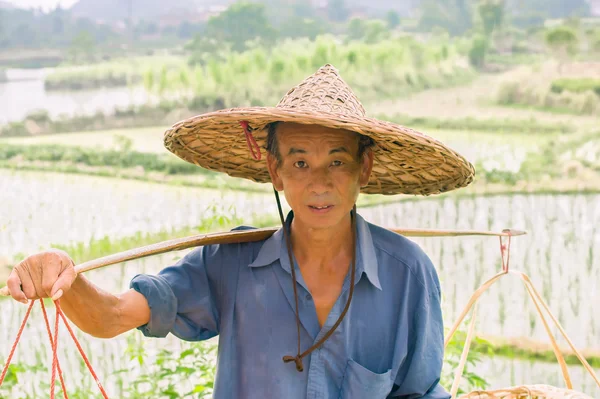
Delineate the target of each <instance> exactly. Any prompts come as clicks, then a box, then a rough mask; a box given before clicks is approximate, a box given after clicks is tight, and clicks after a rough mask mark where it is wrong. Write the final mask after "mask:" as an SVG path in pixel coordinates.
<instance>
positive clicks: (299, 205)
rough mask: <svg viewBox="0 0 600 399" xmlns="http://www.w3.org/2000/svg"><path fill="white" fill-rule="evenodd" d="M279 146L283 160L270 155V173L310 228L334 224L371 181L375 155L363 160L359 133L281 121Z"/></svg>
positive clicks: (295, 213)
mask: <svg viewBox="0 0 600 399" xmlns="http://www.w3.org/2000/svg"><path fill="white" fill-rule="evenodd" d="M277 142H278V147H279V154H280V157H281V162H280V163H279V165H278V162H277V159H276V157H275V156H273V155H272V154H269V155H268V156H267V163H268V166H269V173H270V174H271V179H272V181H273V184H274V185H275V188H276V189H277V190H278V191H281V190H283V192H284V194H285V198H286V199H287V201H288V204H290V206H291V207H292V209H293V210H294V215H295V218H298V219H299V220H300V221H302V223H305V224H306V225H308V226H310V227H312V228H327V227H333V226H336V225H337V224H338V223H340V222H341V220H342V219H343V218H344V217H346V216H347V215H348V214H349V212H350V210H351V209H352V206H353V205H354V203H355V202H356V199H357V197H358V194H359V192H360V188H361V187H362V186H365V185H366V184H367V183H368V181H369V176H370V174H371V169H372V167H373V154H372V152H371V151H370V150H367V151H366V152H365V154H364V156H363V157H361V159H359V157H358V135H357V134H355V133H353V132H349V131H345V130H339V129H330V128H325V127H322V126H318V125H303V124H294V123H280V124H279V126H278V128H277Z"/></svg>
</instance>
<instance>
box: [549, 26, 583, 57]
mask: <svg viewBox="0 0 600 399" xmlns="http://www.w3.org/2000/svg"><path fill="white" fill-rule="evenodd" d="M545 40H546V44H547V45H548V47H550V49H551V50H552V51H554V52H556V53H559V54H574V53H575V52H576V51H577V43H578V39H577V34H576V33H575V31H574V30H573V29H572V28H570V27H568V26H557V27H555V28H552V29H549V30H548V31H547V32H546V35H545Z"/></svg>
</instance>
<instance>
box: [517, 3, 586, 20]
mask: <svg viewBox="0 0 600 399" xmlns="http://www.w3.org/2000/svg"><path fill="white" fill-rule="evenodd" d="M507 5H508V7H509V8H511V9H512V14H513V17H512V18H511V19H512V20H513V23H516V24H517V25H519V26H541V25H543V21H544V20H545V19H558V18H567V17H571V16H582V17H583V16H588V15H589V14H590V5H589V3H588V1H587V0H568V1H565V0H507Z"/></svg>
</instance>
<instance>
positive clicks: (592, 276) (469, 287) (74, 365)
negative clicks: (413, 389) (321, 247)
mask: <svg viewBox="0 0 600 399" xmlns="http://www.w3.org/2000/svg"><path fill="white" fill-rule="evenodd" d="M0 184H1V185H2V187H0V192H2V193H4V195H3V201H4V203H3V205H4V206H3V207H2V212H3V214H2V215H0V220H2V221H3V226H2V229H1V230H0V248H1V250H2V254H1V255H2V256H5V257H7V258H9V259H10V258H12V257H14V256H16V254H18V253H20V252H25V253H27V252H32V251H36V250H38V249H41V248H42V247H47V246H48V245H50V243H55V244H67V243H71V245H73V246H75V247H77V246H90V245H93V244H94V243H97V241H98V240H102V239H104V240H105V241H106V242H105V243H104V245H105V246H106V248H105V249H106V250H107V251H108V252H111V245H114V243H115V242H117V241H118V240H119V238H126V237H131V236H135V235H136V234H138V235H139V234H140V233H142V232H143V233H145V232H158V231H165V230H166V231H169V230H170V231H175V230H178V229H179V230H181V229H184V228H186V227H189V226H198V225H202V224H203V220H204V219H206V218H209V219H214V218H215V217H218V215H221V214H229V219H228V220H229V221H230V222H231V221H233V223H234V224H242V223H244V224H251V223H252V222H253V219H254V220H256V218H260V217H261V216H263V217H264V215H267V216H271V217H272V216H276V208H275V206H274V205H275V201H274V200H273V199H272V198H271V196H270V195H266V196H265V195H262V194H248V193H243V194H242V193H235V192H232V193H227V192H221V193H219V192H211V191H210V190H201V189H194V188H182V187H172V186H167V185H162V186H161V185H157V184H150V183H141V182H131V181H125V180H119V179H107V178H96V177H88V176H66V175H61V174H55V173H32V172H8V171H0ZM359 212H360V213H361V214H362V215H363V216H364V217H365V218H366V219H367V220H369V221H371V222H373V223H376V224H379V225H382V226H388V227H419V228H441V229H443V228H448V229H477V230H494V231H499V230H502V229H504V228H514V229H522V230H526V231H527V232H528V235H526V236H522V237H516V238H514V239H513V242H512V251H511V261H510V264H511V267H512V268H515V269H518V270H521V271H524V272H525V273H527V274H529V275H530V276H531V278H532V279H533V281H534V284H535V285H536V287H537V288H538V290H539V291H540V292H541V293H542V295H543V297H544V299H545V300H546V301H547V302H548V304H549V306H550V307H551V309H552V311H553V312H554V314H555V315H556V316H557V317H558V318H559V320H560V322H561V323H562V324H563V326H564V327H565V329H566V331H567V333H568V334H569V336H570V338H571V339H572V340H573V341H574V343H575V345H577V347H578V348H580V349H586V350H596V351H597V350H600V346H599V345H598V342H600V320H599V319H598V318H597V316H596V315H597V311H595V307H596V306H597V303H598V301H599V298H598V297H597V295H598V287H599V286H600V267H599V266H600V261H599V259H600V258H599V257H598V256H597V254H596V251H597V248H598V244H600V231H599V229H598V228H597V226H598V225H600V195H598V194H592V195H513V196H488V197H475V198H451V197H449V198H440V199H436V198H427V199H419V200H406V201H401V202H398V203H393V204H386V205H379V206H372V207H366V208H362V209H359ZM240 215H243V217H241V216H240ZM226 225H227V222H225V223H221V224H218V223H217V224H216V225H214V226H212V229H216V230H223V229H225V228H226ZM105 235H107V236H109V237H110V240H106V238H105V237H104V236H105ZM103 237H104V238H103ZM111 240H113V241H111ZM414 240H415V241H416V242H417V243H419V245H421V246H422V247H423V249H424V250H425V251H426V252H427V254H428V255H429V256H430V257H431V259H432V261H433V262H434V264H435V265H436V267H437V269H438V272H439V275H440V279H441V283H442V290H443V295H444V297H445V301H444V303H445V305H444V315H445V316H444V317H445V322H446V324H448V325H449V324H451V323H452V322H453V321H454V319H455V318H456V317H457V315H458V313H459V312H460V311H461V310H462V307H463V306H464V305H465V304H466V302H467V300H468V298H469V296H470V294H471V293H472V292H473V291H474V290H475V289H476V288H477V287H478V286H479V285H480V284H481V283H482V282H483V281H485V279H487V278H488V277H490V276H492V275H493V274H495V273H496V272H497V271H498V270H499V269H500V257H499V249H498V247H499V245H498V240H497V238H489V237H462V238H421V239H416V238H415V239H414ZM112 252H117V250H116V247H115V250H114V251H112ZM185 252H186V251H179V252H173V253H168V254H163V255H157V256H153V257H149V258H145V259H140V260H135V261H130V262H125V263H122V264H119V265H114V266H112V267H108V268H105V269H102V270H96V271H92V272H89V273H88V274H87V276H88V277H89V278H90V279H91V280H92V281H94V282H95V283H96V284H98V285H99V286H100V287H102V288H104V289H107V290H109V291H111V292H114V293H118V292H121V291H122V290H125V289H127V288H128V284H129V281H130V280H131V278H132V277H133V276H135V275H136V274H138V273H156V272H158V271H159V270H160V269H162V268H163V267H165V266H167V265H170V264H173V263H175V262H176V260H177V259H178V258H179V257H180V256H182V255H183V254H184V253H185ZM480 303H481V304H480V312H479V315H478V324H477V331H478V333H480V334H482V335H483V336H502V337H506V338H510V337H513V338H519V337H528V338H529V339H533V340H535V341H539V342H548V340H547V338H546V336H545V333H544V330H543V327H542V325H541V322H540V320H539V319H538V318H537V316H536V314H535V313H534V308H533V306H532V304H531V302H530V301H529V299H528V297H527V296H526V293H525V290H524V288H523V286H522V284H521V282H520V281H519V280H517V279H516V278H515V277H511V276H509V277H506V278H504V279H503V280H501V281H500V282H499V283H497V284H496V285H495V286H494V287H493V288H492V289H490V291H488V293H486V294H485V295H484V296H483V297H482V299H481V302H480ZM25 310H26V307H25V306H24V305H21V304H18V303H15V302H13V301H11V300H0V325H1V326H2V329H0V354H2V356H5V354H7V353H8V350H9V348H10V344H11V343H12V341H13V339H14V337H15V335H16V332H17V328H18V325H19V322H20V320H21V319H22V318H23V316H24V314H25ZM77 334H78V337H79V339H80V340H81V342H82V344H83V346H84V348H85V350H86V353H88V355H89V356H90V360H91V362H92V364H93V365H94V367H95V369H96V371H97V373H98V375H99V377H100V380H101V381H102V383H103V384H104V385H105V387H106V389H107V392H108V393H109V396H110V397H120V398H130V397H136V396H132V395H133V393H132V392H131V390H128V386H130V385H131V384H129V382H131V381H142V380H144V375H145V374H144V372H146V370H148V369H150V368H151V367H154V366H153V365H155V364H156V363H155V362H156V360H157V359H160V356H161V353H162V352H161V351H165V350H167V351H170V352H169V353H173V354H180V353H184V351H186V350H191V349H190V348H193V347H192V346H191V344H188V343H183V342H180V341H178V340H176V339H173V338H172V337H170V338H167V339H144V338H142V336H141V333H139V332H136V331H133V332H130V333H127V334H124V335H122V336H120V337H118V338H115V339H110V340H102V339H95V338H92V337H89V336H86V335H85V334H82V333H79V332H78V333H77ZM215 342H216V341H215V340H213V341H210V342H208V343H205V344H203V346H202V348H204V349H202V351H203V352H202V355H203V356H204V358H203V359H204V360H205V363H204V364H205V365H207V364H208V365H209V366H210V364H211V359H214V345H215ZM559 342H560V343H561V344H562V345H564V341H562V340H559ZM59 347H60V348H62V350H61V356H62V357H61V362H62V363H61V364H62V365H63V366H62V367H63V369H64V370H66V371H65V373H66V376H67V382H66V384H67V387H68V390H69V392H81V395H84V396H81V397H94V396H90V395H92V394H91V393H94V392H96V391H95V389H96V387H95V383H94V382H93V379H92V378H91V377H90V376H89V375H88V374H87V372H86V370H85V366H84V364H83V363H82V362H81V360H80V358H79V354H78V353H77V352H76V350H75V348H74V346H73V344H72V343H71V342H70V338H69V337H68V334H67V333H66V330H64V329H63V330H61V332H60V339H59ZM141 359H143V361H142V360H141ZM14 361H15V362H17V363H18V364H20V365H30V367H29V368H27V367H25V368H24V371H23V372H22V373H21V374H20V378H21V382H18V383H15V385H14V387H13V388H14V389H13V390H12V391H8V392H7V393H5V392H6V391H0V393H2V394H6V395H9V396H8V397H11V398H13V397H14V398H19V397H23V398H25V397H27V396H25V395H30V396H29V397H41V396H43V395H44V394H45V392H47V390H46V391H44V389H47V387H46V386H45V385H44V384H45V381H47V380H48V372H47V369H46V366H47V365H48V364H49V361H50V352H49V346H48V344H47V336H46V331H45V327H44V324H43V319H42V315H41V312H40V310H39V309H38V308H36V309H35V310H34V311H33V312H32V316H31V318H30V321H29V324H28V327H27V329H26V330H25V333H24V336H23V343H22V345H21V346H20V349H19V350H18V351H17V355H16V358H15V360H14ZM140 362H142V364H140ZM23 367H24V366H23ZM571 369H572V370H573V371H572V378H573V381H574V384H575V386H576V387H578V388H579V389H580V390H584V391H585V392H587V393H589V394H591V395H592V396H594V395H595V396H596V397H597V396H600V391H599V390H597V389H596V388H594V385H593V381H592V380H591V378H590V377H589V376H585V374H584V371H583V368H582V367H577V366H571ZM478 372H480V374H481V375H482V376H483V377H484V378H486V379H487V380H488V382H489V383H490V384H491V387H502V386H507V385H513V384H521V383H551V384H555V385H557V386H562V384H563V383H562V382H561V380H560V369H559V367H558V365H557V364H552V363H543V362H539V361H529V360H520V359H510V358H504V357H494V358H485V359H484V360H483V361H482V363H481V365H480V366H478ZM146 380H147V378H146ZM24 381H36V383H34V384H31V383H25V382H24ZM146 383H148V382H147V381H146ZM140 384H141V382H140ZM140 387H142V388H143V384H142V385H141V386H140ZM142 388H140V391H143V389H142ZM146 388H147V387H146ZM3 389H4V387H3ZM147 389H149V388H147ZM207 392H209V391H207ZM207 394H208V393H207ZM10 395H14V396H10ZM19 395H22V396H19ZM85 395H87V396H85ZM72 397H73V396H72ZM75 397H77V396H75Z"/></svg>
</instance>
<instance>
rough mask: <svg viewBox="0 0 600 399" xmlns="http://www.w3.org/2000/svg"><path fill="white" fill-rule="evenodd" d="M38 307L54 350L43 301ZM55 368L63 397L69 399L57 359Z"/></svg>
mask: <svg viewBox="0 0 600 399" xmlns="http://www.w3.org/2000/svg"><path fill="white" fill-rule="evenodd" d="M40 305H41V307H42V313H43V314H44V322H45V323H46V332H47V333H48V337H49V338H50V345H51V346H52V347H53V348H54V340H53V338H52V332H51V331H50V322H49V321H48V314H47V313H46V307H45V306H44V301H40ZM56 366H57V368H58V378H59V379H60V386H61V387H62V392H63V397H64V398H65V399H69V396H68V395H67V387H66V386H65V380H64V379H63V374H62V370H61V368H60V361H59V360H58V359H57V360H56ZM53 380H54V379H53Z"/></svg>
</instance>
